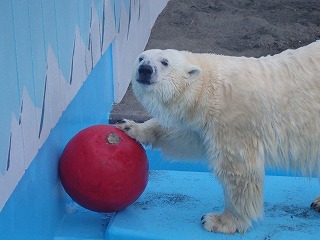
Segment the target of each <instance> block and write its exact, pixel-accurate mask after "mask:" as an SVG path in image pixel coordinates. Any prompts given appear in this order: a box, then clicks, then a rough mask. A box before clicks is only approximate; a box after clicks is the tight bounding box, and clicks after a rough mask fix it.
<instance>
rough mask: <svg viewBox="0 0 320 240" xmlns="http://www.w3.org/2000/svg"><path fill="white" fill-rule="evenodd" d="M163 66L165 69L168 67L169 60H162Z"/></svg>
mask: <svg viewBox="0 0 320 240" xmlns="http://www.w3.org/2000/svg"><path fill="white" fill-rule="evenodd" d="M161 64H162V65H163V66H165V67H166V66H168V60H167V59H164V60H162V61H161Z"/></svg>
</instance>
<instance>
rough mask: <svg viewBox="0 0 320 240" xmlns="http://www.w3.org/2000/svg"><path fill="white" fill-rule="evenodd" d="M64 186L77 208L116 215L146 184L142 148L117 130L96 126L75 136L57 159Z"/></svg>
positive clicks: (108, 126) (146, 164) (144, 154)
mask: <svg viewBox="0 0 320 240" xmlns="http://www.w3.org/2000/svg"><path fill="white" fill-rule="evenodd" d="M59 173H60V178H61V182H62V185H63V187H64V188H65V190H66V192H67V193H68V194H69V195H70V197H71V198H73V200H74V201H75V202H77V203H78V204H79V205H81V206H83V207H85V208H87V209H89V210H92V211H96V212H115V211H119V210H121V209H124V208H126V207H127V206H129V205H130V204H132V203H133V202H134V201H135V200H137V199H138V198H139V196H140V195H141V194H142V192H143V191H144V189H145V187H146V185H147V182H148V159H147V156H146V153H145V150H144V148H143V147H142V146H141V145H140V144H139V143H138V142H136V141H135V140H133V139H132V138H130V137H129V136H127V135H126V134H125V133H124V132H123V131H121V130H120V129H118V128H116V127H114V126H111V125H95V126H91V127H88V128H86V129H84V130H82V131H80V132H79V133H78V134H76V135H75V136H74V137H73V138H72V139H71V140H70V141H69V143H68V144H67V145H66V147H65V149H64V150H63V153H62V155H61V158H60V164H59Z"/></svg>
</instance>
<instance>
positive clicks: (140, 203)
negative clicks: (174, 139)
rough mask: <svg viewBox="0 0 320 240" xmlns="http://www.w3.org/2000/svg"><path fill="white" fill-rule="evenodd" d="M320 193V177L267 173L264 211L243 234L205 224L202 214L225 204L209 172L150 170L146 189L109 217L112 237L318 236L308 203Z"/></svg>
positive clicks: (319, 216) (319, 218)
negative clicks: (212, 229) (215, 229)
mask: <svg viewBox="0 0 320 240" xmlns="http://www.w3.org/2000/svg"><path fill="white" fill-rule="evenodd" d="M319 193H320V184H319V181H318V179H306V178H301V177H285V176H267V177H266V179H265V197H264V203H265V217H264V219H262V220H261V221H259V222H256V223H254V224H253V228H252V229H251V230H250V231H249V232H247V233H245V234H234V235H224V234H216V233H209V232H206V231H204V230H203V229H202V226H201V224H200V218H201V216H202V215H203V214H205V213H208V212H215V211H218V212H219V211H222V210H223V194H222V189H221V187H220V185H219V183H218V182H217V181H216V180H215V178H214V177H213V176H212V174H211V173H206V172H202V173H201V172H178V171H151V172H150V180H149V183H148V186H147V188H146V190H145V192H144V194H143V195H142V196H141V197H140V198H139V199H138V200H137V201H136V202H135V203H134V204H133V205H131V206H129V207H128V208H126V209H125V210H123V211H121V212H118V213H117V214H116V215H115V216H114V218H112V219H111V221H110V223H109V226H108V228H107V232H106V239H110V240H124V239H130V240H135V239H136V240H143V239H145V240H147V239H148V240H149V239H150V240H151V239H152V240H156V239H184V240H188V239H190V240H191V239H192V240H194V239H201V240H206V239H266V240H270V239H283V240H288V239H308V240H313V239H314V240H316V239H317V240H318V239H320V231H319V226H320V213H318V212H315V211H313V210H311V209H310V207H309V206H310V203H311V201H312V200H313V199H314V198H315V197H316V196H317V195H318V194H319Z"/></svg>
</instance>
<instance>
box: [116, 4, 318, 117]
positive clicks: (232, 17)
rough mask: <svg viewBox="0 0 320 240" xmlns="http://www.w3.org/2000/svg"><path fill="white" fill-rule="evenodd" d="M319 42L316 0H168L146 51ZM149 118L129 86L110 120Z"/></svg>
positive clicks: (237, 51)
mask: <svg viewBox="0 0 320 240" xmlns="http://www.w3.org/2000/svg"><path fill="white" fill-rule="evenodd" d="M315 40H320V1H319V0H224V1H221V0H170V1H169V3H168V5H167V6H166V8H165V9H164V10H163V12H162V13H161V14H160V15H159V17H158V19H157V21H156V23H155V25H154V27H153V29H152V32H151V36H150V39H149V42H148V44H147V46H146V49H152V48H160V49H165V48H173V49H178V50H188V51H192V52H202V53H216V54H223V55H233V56H247V57H260V56H265V55H273V54H277V53H279V52H281V51H283V50H286V49H289V48H291V49H295V48H298V47H301V46H304V45H307V44H309V43H311V42H314V41H315ZM122 118H129V119H133V120H136V121H140V122H141V121H145V120H146V119H148V118H150V116H149V115H148V114H147V113H145V112H144V110H143V109H142V107H141V106H140V105H139V103H137V100H136V99H135V97H134V96H133V94H132V90H131V88H130V87H129V89H128V91H127V93H126V95H125V97H124V99H123V100H122V102H121V103H119V104H117V105H115V106H114V108H113V109H112V111H111V114H110V123H114V122H116V121H117V120H120V119H122Z"/></svg>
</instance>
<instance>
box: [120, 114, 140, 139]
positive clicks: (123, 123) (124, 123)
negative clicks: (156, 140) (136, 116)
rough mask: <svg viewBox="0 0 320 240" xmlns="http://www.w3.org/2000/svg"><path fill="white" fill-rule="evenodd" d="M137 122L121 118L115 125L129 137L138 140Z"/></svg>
mask: <svg viewBox="0 0 320 240" xmlns="http://www.w3.org/2000/svg"><path fill="white" fill-rule="evenodd" d="M138 125H139V123H136V122H134V121H132V120H127V119H123V120H120V121H118V122H117V124H116V127H117V128H119V129H121V130H122V131H124V132H125V133H126V134H127V135H128V136H130V137H131V138H133V139H135V140H137V141H139V139H138V138H139V136H138V132H139V126H138Z"/></svg>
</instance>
